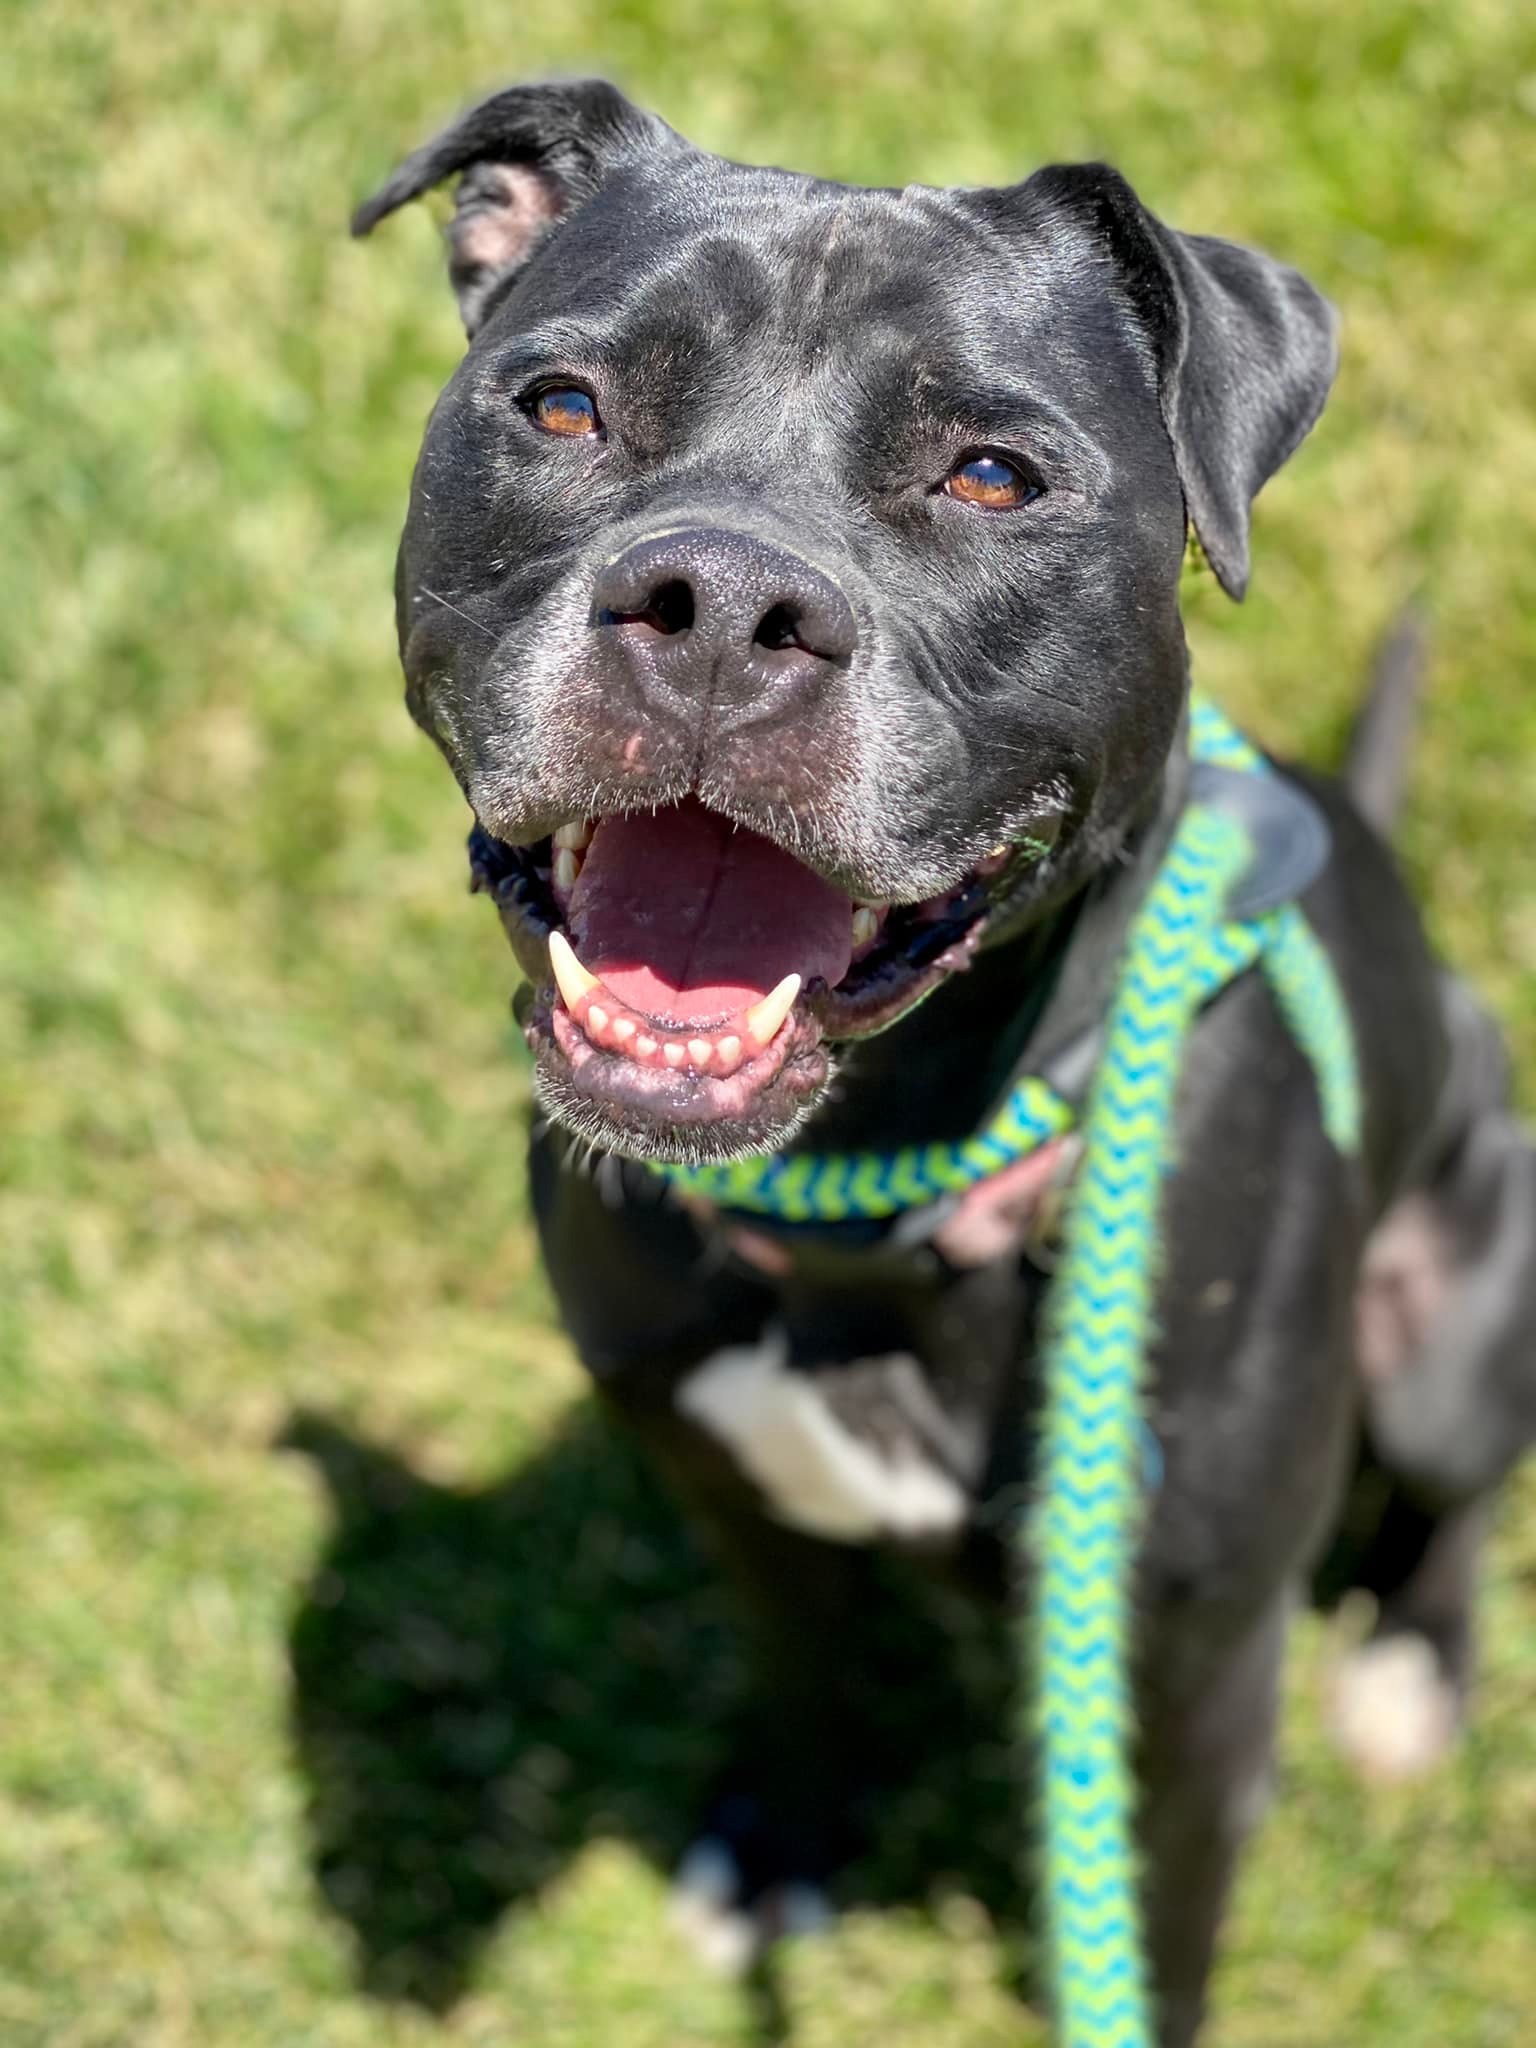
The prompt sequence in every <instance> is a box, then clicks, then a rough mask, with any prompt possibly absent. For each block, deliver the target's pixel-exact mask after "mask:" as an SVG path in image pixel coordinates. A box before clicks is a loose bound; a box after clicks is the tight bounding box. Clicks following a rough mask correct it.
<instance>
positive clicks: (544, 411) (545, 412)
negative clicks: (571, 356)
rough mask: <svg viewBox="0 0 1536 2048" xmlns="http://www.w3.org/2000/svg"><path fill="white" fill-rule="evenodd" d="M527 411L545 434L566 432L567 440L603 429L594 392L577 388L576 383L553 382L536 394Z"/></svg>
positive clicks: (599, 431)
mask: <svg viewBox="0 0 1536 2048" xmlns="http://www.w3.org/2000/svg"><path fill="white" fill-rule="evenodd" d="M528 410H529V412H530V413H531V414H532V415H533V418H534V421H535V423H536V424H537V425H539V426H541V427H542V428H543V429H544V431H545V433H546V434H563V435H565V437H566V438H567V440H576V439H578V438H579V437H580V436H581V435H583V434H600V433H601V432H602V430H603V423H602V421H601V420H600V419H599V418H598V416H597V407H596V405H595V404H594V403H593V400H592V396H591V393H590V392H586V391H578V390H577V389H576V387H575V385H573V384H552V385H550V386H549V387H548V389H547V390H544V391H540V392H539V393H537V394H536V396H535V398H534V400H533V403H532V405H530V406H529V408H528Z"/></svg>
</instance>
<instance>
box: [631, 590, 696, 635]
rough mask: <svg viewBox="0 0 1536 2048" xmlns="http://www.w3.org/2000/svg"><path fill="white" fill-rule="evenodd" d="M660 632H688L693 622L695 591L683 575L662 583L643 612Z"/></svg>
mask: <svg viewBox="0 0 1536 2048" xmlns="http://www.w3.org/2000/svg"><path fill="white" fill-rule="evenodd" d="M643 616H644V617H645V619H646V620H647V621H648V623H649V624H651V625H653V626H654V627H655V628H656V630H657V632H658V633H686V632H687V630H688V628H689V627H690V626H691V625H692V624H693V592H692V591H691V590H690V589H689V588H688V585H687V584H686V583H684V582H683V581H682V579H681V577H676V578H674V579H673V581H672V582H670V583H660V584H658V585H657V586H656V588H655V589H654V590H653V591H652V592H651V597H650V602H649V604H647V606H646V608H645V612H644V614H643Z"/></svg>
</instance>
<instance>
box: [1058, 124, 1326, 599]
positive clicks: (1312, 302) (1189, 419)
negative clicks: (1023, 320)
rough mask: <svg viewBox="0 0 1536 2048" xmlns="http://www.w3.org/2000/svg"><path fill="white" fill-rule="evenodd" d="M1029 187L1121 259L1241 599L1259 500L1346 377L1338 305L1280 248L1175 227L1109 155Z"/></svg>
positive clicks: (1186, 474)
mask: <svg viewBox="0 0 1536 2048" xmlns="http://www.w3.org/2000/svg"><path fill="white" fill-rule="evenodd" d="M1024 191H1025V192H1026V193H1028V194H1029V195H1030V196H1031V198H1032V199H1038V200H1040V201H1043V202H1044V203H1045V205H1046V206H1047V207H1049V208H1050V209H1052V210H1053V211H1056V212H1058V213H1060V212H1065V213H1067V214H1068V215H1070V216H1072V217H1074V218H1075V219H1076V220H1077V221H1078V222H1079V223H1080V224H1081V225H1082V226H1085V227H1086V228H1087V229H1088V230H1089V232H1090V233H1091V234H1092V236H1093V237H1094V239H1095V241H1096V242H1097V243H1098V244H1099V246H1100V247H1101V248H1102V249H1103V251H1104V252H1105V254H1106V255H1107V256H1108V257H1109V259H1110V261H1111V262H1112V264H1113V265H1114V267H1115V270H1116V271H1117V272H1118V274H1119V277H1120V280H1121V283H1122V284H1123V286H1124V288H1125V290H1126V293H1127V295H1128V296H1129V299H1130V302H1131V305H1132V308H1133V310H1134V312H1135V313H1136V315H1137V317H1138V318H1139V319H1140V321H1141V323H1142V326H1143V328H1144V329H1145V331H1146V333H1147V335H1148V338H1149V339H1150V341H1151V344H1152V348H1153V351H1154V354H1155V357H1156V363H1157V376H1158V390H1159V395H1160V397H1161V401H1162V408H1163V419H1164V421H1165V423H1166V425H1167V428H1168V436H1169V439H1170V440H1171V441H1172V443H1173V454H1174V461H1175V462H1176V464H1177V466H1178V472H1179V481H1180V483H1181V484H1182V486H1183V489H1184V504H1185V509H1186V511H1187V513H1188V516H1189V521H1190V524H1191V525H1192V526H1193V527H1194V529H1195V533H1196V536H1197V537H1198V539H1199V542H1200V545H1201V547H1202V548H1203V549H1204V551H1205V556H1206V559H1207V561H1208V562H1209V563H1210V565H1211V567H1212V568H1213V569H1214V570H1215V572H1216V575H1217V577H1218V579H1219V581H1220V583H1221V586H1222V588H1223V590H1225V591H1226V593H1227V595H1228V596H1229V597H1234V598H1240V597H1241V596H1242V595H1243V592H1244V591H1245V590H1246V589H1247V587H1248V517H1249V507H1250V505H1251V504H1252V502H1253V500H1254V498H1255V497H1257V495H1258V493H1259V490H1260V488H1261V487H1262V486H1263V484H1265V483H1266V482H1267V481H1268V479H1269V478H1270V477H1272V476H1273V475H1274V473H1275V471H1276V470H1277V469H1278V468H1279V467H1280V465H1281V463H1282V462H1284V461H1286V459H1287V458H1288V457H1289V456H1290V455H1291V454H1293V453H1294V451H1295V450H1296V448H1297V447H1298V445H1299V444H1300V442H1301V441H1302V440H1303V439H1304V437H1305V436H1306V434H1307V433H1308V432H1309V430H1310V429H1311V427H1312V426H1313V424H1314V422H1315V421H1316V419H1317V416H1318V414H1319V413H1320V412H1321V411H1322V409H1323V404H1324V401H1325V400H1326V399H1327V396H1328V391H1329V387H1330V386H1331V385H1332V383H1333V377H1334V371H1335V370H1336V368H1337V366H1338V342H1337V318H1336V316H1335V314H1334V310H1333V308H1332V307H1331V306H1330V305H1329V303H1328V301H1327V300H1326V299H1325V298H1324V297H1323V296H1322V294H1321V293H1320V292H1318V291H1315V290H1314V289H1313V287H1312V286H1311V285H1310V284H1308V283H1307V280H1306V279H1305V278H1304V277H1302V276H1301V275H1300V273H1299V272H1297V271H1294V270H1289V269H1287V268H1286V266H1285V265H1284V264H1283V263H1276V262H1275V261H1274V259H1273V258H1272V257H1269V256H1263V255H1260V254H1259V253H1258V252H1257V251H1255V250H1252V249H1242V248H1239V247H1238V246H1237V244H1236V243H1235V242H1222V241H1217V240H1215V239H1214V238H1212V237H1211V236H1208V235H1182V234H1179V233H1177V232H1176V231H1175V230H1174V229H1172V228H1167V227H1164V226H1163V224H1162V222H1161V221H1159V220H1155V219H1154V218H1153V216H1152V215H1151V214H1150V213H1148V211H1147V210H1146V208H1145V207H1144V206H1143V205H1142V203H1141V201H1140V200H1139V199H1138V198H1137V197H1136V194H1135V193H1134V192H1133V191H1132V190H1131V188H1130V186H1129V185H1128V184H1127V183H1126V181H1125V180H1124V178H1122V177H1121V176H1120V174H1119V172H1118V171H1115V170H1112V169H1111V168H1110V167H1109V165H1108V164H1055V165H1052V166H1051V167H1050V168H1049V169H1047V170H1043V171H1038V172H1037V173H1036V174H1035V176H1034V177H1033V178H1031V179H1030V180H1029V181H1028V183H1027V184H1026V186H1025V187H1024Z"/></svg>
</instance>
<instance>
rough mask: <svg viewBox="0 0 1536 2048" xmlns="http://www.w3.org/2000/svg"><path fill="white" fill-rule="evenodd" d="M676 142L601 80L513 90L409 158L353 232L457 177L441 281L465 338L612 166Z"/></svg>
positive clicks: (355, 219) (363, 209)
mask: <svg viewBox="0 0 1536 2048" xmlns="http://www.w3.org/2000/svg"><path fill="white" fill-rule="evenodd" d="M678 142H679V138H678V137H677V136H676V135H675V134H674V133H673V131H672V130H671V129H670V128H669V127H668V126H667V125H666V123H665V122H664V121H659V120H658V119H657V118H656V116H655V115H654V114H647V113H645V112H644V111H643V110H642V109H641V108H639V107H637V106H635V105H634V104H633V103H632V102H631V101H629V100H627V99H626V98H625V97H624V95H623V93H621V92H620V91H619V90H618V88H617V87H616V86H612V85H608V84H605V83H604V81H603V80H602V79H599V78H584V79H578V80H576V81H574V82H572V83H569V84H562V85H516V86H513V87H512V88H511V89H510V91H507V92H499V93H496V94H495V95H494V96H493V97H492V98H490V99H488V100H482V101H481V103H480V105H479V106H477V107H472V108H471V109H470V111H469V112H468V113H467V114H464V115H462V116H461V117H460V118H459V119H458V120H457V121H455V122H454V124H453V126H452V127H451V128H445V129H444V130H443V132H442V134H441V135H439V136H437V137H436V138H435V139H434V140H433V141H431V142H429V143H427V144H426V145H425V146H424V147H423V148H421V149H418V150H417V151H416V153H415V155H414V156H409V157H407V158H406V160H405V162H404V163H403V164H401V166H400V168H399V169H398V170H397V171H396V172H395V173H394V175H393V176H392V177H391V178H390V179H389V180H388V182H387V183H386V184H384V185H383V186H381V188H380V189H379V190H378V191H377V192H375V193H374V195H373V197H372V198H371V199H367V200H364V202H363V204H362V205H361V206H360V207H359V208H358V209H357V211H356V213H354V214H353V216H352V232H353V234H354V235H366V234H369V233H371V232H372V230H373V229H374V228H375V227H377V226H378V224H379V222H380V221H381V220H383V219H384V217H385V215H386V214H390V213H393V212H394V211H395V209H396V207H398V206H404V205H405V204H406V203H407V201H408V200H412V199H419V198H420V197H421V195H422V193H424V192H429V191H430V190H431V189H432V187H433V186H434V185H439V184H441V183H442V181H443V179H444V178H448V177H452V175H453V174H454V172H455V171H459V172H462V173H463V176H462V177H461V178H460V180H459V188H458V194H457V201H456V204H455V208H454V215H453V219H452V220H451V221H450V222H449V224H448V228H447V241H448V274H449V276H450V277H451V278H452V280H453V288H454V291H455V292H456V293H457V295H458V301H459V312H460V314H461V315H462V316H463V320H464V329H465V332H466V333H467V334H470V335H473V334H474V333H475V331H476V329H477V328H479V327H480V325H481V324H482V322H483V321H484V319H485V317H486V314H487V312H488V311H489V309H490V306H491V302H492V301H493V300H494V298H495V297H496V295H497V293H498V292H499V291H500V290H501V288H502V286H503V285H504V284H506V283H507V282H508V281H509V280H510V279H511V278H513V277H515V276H516V274H517V272H518V271H519V270H521V269H522V267H523V265H524V264H525V263H526V262H527V261H528V258H529V257H530V256H531V255H532V254H533V252H534V250H535V249H536V248H537V247H538V245H539V243H540V242H541V241H542V240H543V239H544V237H545V236H546V235H547V234H548V233H549V231H550V229H551V228H552V227H554V225H555V224H556V223H557V222H558V221H560V220H562V219H563V218H564V217H565V215H567V214H568V213H571V212H573V211H574V209H575V208H576V207H578V206H580V205H582V204H583V202H584V201H586V200H588V199H590V198H591V197H592V195H593V193H594V192H596V191H597V189H598V187H599V186H600V185H601V184H602V182H603V180H604V179H605V178H606V177H607V176H608V175H609V173H610V172H611V171H612V170H613V169H614V168H615V167H616V166H617V165H618V164H620V163H623V162H626V161H627V160H629V159H630V158H633V157H635V156H639V155H642V154H644V153H645V152H646V151H647V150H651V149H657V148H664V147H666V146H668V145H669V144H670V145H676V144H677V143H678Z"/></svg>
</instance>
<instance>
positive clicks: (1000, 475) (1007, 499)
mask: <svg viewBox="0 0 1536 2048" xmlns="http://www.w3.org/2000/svg"><path fill="white" fill-rule="evenodd" d="M944 488H945V490H946V491H947V492H948V493H949V495H950V497H952V498H960V499H963V500H964V502H965V503H966V504H967V505H985V506H987V507H988V508H989V509H991V510H992V511H1004V510H1006V509H1007V508H1008V507H1009V506H1012V505H1027V504H1028V503H1029V501H1030V500H1031V498H1038V497H1039V495H1040V488H1039V486H1038V484H1032V483H1031V482H1030V481H1029V479H1028V477H1026V476H1025V475H1024V474H1023V472H1022V471H1021V470H1018V469H1015V467H1014V466H1013V464H1012V463H1011V462H1005V461H1004V460H1003V458H1002V456H1001V455H969V456H967V457H966V459H965V461H964V462H962V463H961V464H960V465H959V466H958V468H956V469H953V470H951V471H950V473H949V475H948V476H947V477H946V478H945V480H944Z"/></svg>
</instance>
